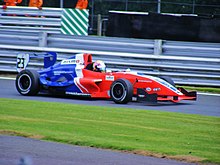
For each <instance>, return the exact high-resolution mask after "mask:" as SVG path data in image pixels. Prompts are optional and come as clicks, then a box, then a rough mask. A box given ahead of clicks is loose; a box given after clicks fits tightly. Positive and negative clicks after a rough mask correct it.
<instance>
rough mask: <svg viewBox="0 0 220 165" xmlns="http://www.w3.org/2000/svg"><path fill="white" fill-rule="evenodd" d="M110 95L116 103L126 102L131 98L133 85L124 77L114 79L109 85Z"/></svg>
mask: <svg viewBox="0 0 220 165" xmlns="http://www.w3.org/2000/svg"><path fill="white" fill-rule="evenodd" d="M110 96H111V99H112V100H113V101H114V102H115V103H116V104H127V103H128V102H129V101H131V100H132V96H133V86H132V84H131V83H130V81H128V80H126V79H118V80H115V81H114V82H113V83H112V85H111V87H110Z"/></svg>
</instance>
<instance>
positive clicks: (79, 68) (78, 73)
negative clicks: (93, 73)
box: [75, 54, 84, 78]
mask: <svg viewBox="0 0 220 165" xmlns="http://www.w3.org/2000/svg"><path fill="white" fill-rule="evenodd" d="M77 60H79V61H80V62H79V63H77V64H76V67H75V71H76V76H77V77H81V78H82V77H84V76H83V73H82V69H83V68H84V57H83V54H76V61H77Z"/></svg>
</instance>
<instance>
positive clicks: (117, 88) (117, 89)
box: [112, 83, 126, 100]
mask: <svg viewBox="0 0 220 165" xmlns="http://www.w3.org/2000/svg"><path fill="white" fill-rule="evenodd" d="M112 96H113V97H114V99H116V100H123V99H124V98H125V96H126V90H125V88H124V86H123V85H122V84H121V83H116V84H114V86H113V87H112Z"/></svg>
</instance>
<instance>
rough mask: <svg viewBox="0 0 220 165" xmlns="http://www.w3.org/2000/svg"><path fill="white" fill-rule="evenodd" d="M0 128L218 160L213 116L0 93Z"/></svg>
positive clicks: (217, 124)
mask: <svg viewBox="0 0 220 165" xmlns="http://www.w3.org/2000/svg"><path fill="white" fill-rule="evenodd" d="M171 108H172V107H171ZM0 133H1V134H13V135H19V136H25V137H31V138H38V139H44V140H52V141H57V142H63V143H68V144H75V145H83V146H90V147H97V148H106V149H114V150H122V151H126V152H132V153H137V154H142V155H151V156H157V157H163V158H164V157H167V158H174V159H179V160H184V161H190V162H211V163H220V156H219V155H220V138H219V137H220V118H217V117H206V116H200V115H188V114H180V113H169V112H160V111H150V110H137V109H123V108H112V107H99V106H86V105H85V106H83V105H74V104H66V103H65V104H64V103H48V102H38V101H27V100H13V99H2V98H0Z"/></svg>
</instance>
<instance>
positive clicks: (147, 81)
mask: <svg viewBox="0 0 220 165" xmlns="http://www.w3.org/2000/svg"><path fill="white" fill-rule="evenodd" d="M138 82H143V83H152V81H151V80H138Z"/></svg>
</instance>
